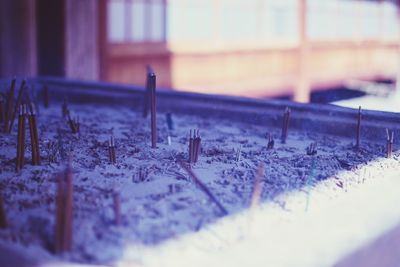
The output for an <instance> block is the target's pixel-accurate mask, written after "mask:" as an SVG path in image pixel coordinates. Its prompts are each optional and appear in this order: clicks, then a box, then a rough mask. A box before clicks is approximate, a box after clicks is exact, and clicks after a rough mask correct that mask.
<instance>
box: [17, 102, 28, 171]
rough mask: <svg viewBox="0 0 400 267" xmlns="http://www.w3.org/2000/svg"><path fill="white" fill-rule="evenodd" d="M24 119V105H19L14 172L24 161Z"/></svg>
mask: <svg viewBox="0 0 400 267" xmlns="http://www.w3.org/2000/svg"><path fill="white" fill-rule="evenodd" d="M25 117H26V107H25V105H21V107H20V110H19V116H18V135H17V158H16V165H15V171H16V172H18V171H19V170H21V169H22V167H23V166H24V160H25V159H24V155H25Z"/></svg>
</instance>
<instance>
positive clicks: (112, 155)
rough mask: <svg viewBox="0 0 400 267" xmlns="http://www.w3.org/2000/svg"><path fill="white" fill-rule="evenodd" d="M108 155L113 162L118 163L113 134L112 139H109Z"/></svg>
mask: <svg viewBox="0 0 400 267" xmlns="http://www.w3.org/2000/svg"><path fill="white" fill-rule="evenodd" d="M108 157H109V160H110V163H111V164H115V163H116V157H115V141H114V137H113V136H111V137H110V140H109V141H108Z"/></svg>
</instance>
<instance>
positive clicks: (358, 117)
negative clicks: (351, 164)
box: [356, 106, 362, 149]
mask: <svg viewBox="0 0 400 267" xmlns="http://www.w3.org/2000/svg"><path fill="white" fill-rule="evenodd" d="M361 117H362V115H361V106H359V107H358V115H357V133H356V135H357V136H356V138H357V139H356V148H357V149H359V148H360V136H361Z"/></svg>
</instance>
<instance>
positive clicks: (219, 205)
mask: <svg viewBox="0 0 400 267" xmlns="http://www.w3.org/2000/svg"><path fill="white" fill-rule="evenodd" d="M178 162H179V164H180V165H181V167H182V168H183V169H184V170H185V171H186V172H187V173H188V174H189V176H190V177H191V178H192V180H193V181H194V183H195V184H196V185H197V186H198V187H199V188H200V189H201V190H202V191H203V192H204V193H205V194H206V195H207V196H208V198H209V199H210V200H211V201H212V202H214V203H215V204H216V205H217V207H218V208H219V210H220V212H221V215H222V216H225V215H228V211H227V210H226V209H225V208H224V206H222V204H221V203H220V202H219V201H218V200H217V198H216V197H215V196H214V195H213V194H212V193H211V191H210V190H209V189H208V188H207V186H205V184H203V183H202V182H201V180H200V179H199V178H198V177H197V176H196V174H194V172H193V171H192V170H191V169H190V167H189V166H188V165H187V164H186V163H185V162H183V161H181V160H179V161H178Z"/></svg>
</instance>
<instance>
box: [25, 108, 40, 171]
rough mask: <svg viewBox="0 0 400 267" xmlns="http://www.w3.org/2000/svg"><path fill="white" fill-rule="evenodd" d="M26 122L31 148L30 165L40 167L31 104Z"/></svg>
mask: <svg viewBox="0 0 400 267" xmlns="http://www.w3.org/2000/svg"><path fill="white" fill-rule="evenodd" d="M28 121H29V132H30V136H31V147H32V165H40V148H39V137H38V129H37V123H36V109H35V106H34V105H33V104H31V112H30V113H29V117H28Z"/></svg>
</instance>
